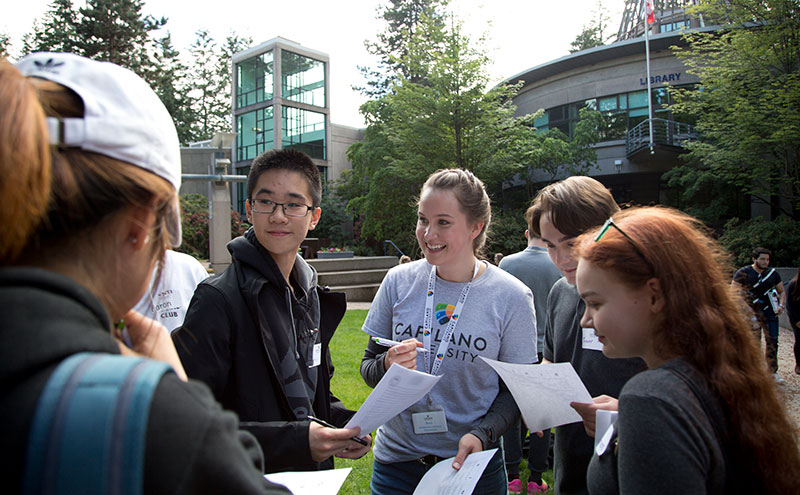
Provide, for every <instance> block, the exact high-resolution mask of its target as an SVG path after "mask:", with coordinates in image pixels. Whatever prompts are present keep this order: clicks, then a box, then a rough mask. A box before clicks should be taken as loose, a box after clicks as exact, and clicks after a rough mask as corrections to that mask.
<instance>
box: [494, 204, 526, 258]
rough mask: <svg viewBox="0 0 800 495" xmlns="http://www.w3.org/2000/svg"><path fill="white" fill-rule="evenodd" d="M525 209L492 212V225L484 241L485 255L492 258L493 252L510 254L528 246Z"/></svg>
mask: <svg viewBox="0 0 800 495" xmlns="http://www.w3.org/2000/svg"><path fill="white" fill-rule="evenodd" d="M527 228H528V226H527V224H526V223H525V210H507V211H504V212H501V211H499V210H495V211H493V212H492V225H491V227H490V228H489V238H488V240H487V242H486V248H485V249H484V251H485V252H486V256H488V257H489V258H490V259H493V257H494V253H503V254H504V255H506V254H512V253H516V252H518V251H522V250H523V249H525V248H526V247H527V246H528V241H527V240H526V239H525V230H526V229H527Z"/></svg>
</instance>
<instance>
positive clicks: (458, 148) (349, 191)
mask: <svg viewBox="0 0 800 495" xmlns="http://www.w3.org/2000/svg"><path fill="white" fill-rule="evenodd" d="M440 26H441V24H439V23H438V22H437V20H436V19H432V18H429V17H427V16H426V15H422V16H421V18H420V22H419V24H418V26H417V30H416V34H415V35H414V36H412V37H410V38H409V39H408V40H407V45H406V47H405V53H406V58H405V59H403V60H401V61H400V62H401V63H400V64H399V65H398V67H399V66H402V67H405V68H410V69H412V71H413V73H416V74H426V76H425V78H424V79H423V80H421V81H418V82H416V81H412V80H410V79H408V78H406V77H405V76H404V75H403V74H397V79H396V81H395V82H394V83H393V84H392V86H391V88H390V91H389V92H388V93H386V94H385V95H384V96H382V97H380V98H377V99H374V100H371V101H368V102H367V103H365V104H364V105H363V106H362V107H361V111H362V113H363V115H364V116H365V118H366V121H367V124H368V125H367V128H366V130H365V133H364V139H363V140H362V141H361V142H358V143H355V144H353V145H352V146H351V147H350V148H349V149H348V158H349V159H350V161H351V162H352V164H353V169H352V170H351V171H347V172H345V174H343V179H342V181H341V184H340V186H339V192H340V194H342V196H343V197H345V198H347V199H348V204H347V208H348V210H349V211H350V212H351V213H353V214H354V215H356V216H358V218H359V222H360V227H361V230H360V232H361V235H362V238H361V239H360V242H362V243H367V244H369V243H372V245H373V246H375V247H376V248H377V247H379V246H380V244H381V242H382V241H383V240H387V239H389V240H392V241H394V242H395V243H396V244H397V245H398V246H400V248H401V249H402V250H403V251H406V252H413V251H414V246H415V244H416V241H415V239H414V233H413V232H414V229H413V226H414V223H415V221H416V215H415V206H414V198H415V197H416V196H417V195H418V194H419V190H420V188H421V186H422V184H423V182H424V181H425V179H426V178H427V177H428V175H430V174H431V173H432V172H434V171H436V170H438V169H441V168H452V167H459V168H464V169H468V170H472V171H473V172H474V173H475V174H476V175H478V177H480V178H481V179H482V180H483V181H484V183H485V184H486V185H487V189H488V191H489V193H490V196H492V197H494V199H495V200H497V199H499V198H500V197H501V195H502V194H503V191H504V187H507V186H508V185H509V183H510V181H511V180H512V179H514V177H515V176H516V177H517V178H520V177H521V178H522V179H523V180H526V181H528V182H530V184H533V181H532V179H530V177H532V174H533V171H534V170H535V169H547V170H548V171H550V172H551V174H552V175H553V176H555V174H557V173H559V172H560V171H563V170H564V169H565V168H566V169H567V170H570V171H572V170H574V171H576V172H577V173H580V172H583V171H585V170H588V167H589V166H591V164H593V163H594V161H595V160H596V157H595V155H594V151H593V150H592V149H591V144H592V143H594V142H597V140H598V138H597V136H598V129H599V120H598V119H600V118H601V117H600V114H599V113H598V112H594V113H593V114H590V113H589V112H584V113H583V114H582V117H584V119H583V120H582V121H581V123H580V124H579V125H578V126H577V128H576V132H575V137H574V138H573V139H570V138H568V137H567V136H564V135H563V134H561V133H560V131H557V130H553V131H548V132H546V133H540V132H539V131H538V130H537V129H535V128H534V127H533V118H534V117H535V116H526V117H520V118H514V116H513V113H514V110H515V108H514V106H513V105H512V104H511V99H512V97H513V96H514V94H516V92H517V91H518V86H516V85H514V86H508V85H499V86H496V87H494V88H491V89H487V86H488V75H487V71H486V67H487V65H488V62H489V60H488V57H487V56H486V55H485V54H484V51H483V50H482V40H480V41H479V42H478V43H472V41H471V40H470V39H469V38H468V37H467V36H465V35H464V33H463V31H462V28H461V25H460V23H458V22H457V21H456V20H455V19H453V18H451V19H450V23H449V26H445V27H444V28H441V27H440ZM592 136H594V138H593V140H592ZM532 188H533V186H532V185H531V186H530V188H529V196H532V194H533V191H532Z"/></svg>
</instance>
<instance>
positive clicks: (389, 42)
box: [355, 0, 448, 98]
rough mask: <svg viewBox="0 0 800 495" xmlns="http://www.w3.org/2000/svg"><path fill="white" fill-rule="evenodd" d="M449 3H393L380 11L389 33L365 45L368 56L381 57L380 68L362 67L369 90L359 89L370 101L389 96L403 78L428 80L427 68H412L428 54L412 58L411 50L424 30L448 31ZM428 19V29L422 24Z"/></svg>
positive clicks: (431, 0) (400, 0)
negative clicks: (413, 41) (446, 20)
mask: <svg viewBox="0 0 800 495" xmlns="http://www.w3.org/2000/svg"><path fill="white" fill-rule="evenodd" d="M447 3H448V0H389V3H388V4H386V5H384V6H382V7H381V8H380V9H379V18H382V19H383V20H384V21H386V29H385V30H384V31H383V32H382V33H378V35H377V41H365V42H364V45H365V46H366V48H367V52H369V53H370V54H372V55H375V56H376V57H378V67H377V68H370V67H359V70H360V71H361V73H362V75H363V76H364V78H365V79H366V80H367V85H366V87H357V88H355V89H357V90H358V91H361V92H362V93H364V94H365V95H367V96H370V97H373V98H374V97H380V96H383V95H385V94H386V93H387V92H388V91H389V90H390V88H391V86H392V84H393V83H394V82H395V81H397V78H398V76H400V75H402V76H403V77H404V78H405V79H407V80H409V81H412V82H416V83H419V82H422V81H423V80H424V78H425V76H426V74H425V73H422V72H420V69H421V68H422V66H423V65H424V64H415V66H414V67H408V66H406V65H405V64H406V63H407V62H408V61H419V62H423V60H420V57H423V58H424V56H425V53H424V52H423V53H418V54H417V56H416V57H410V56H409V52H408V48H409V46H408V45H409V42H410V40H411V39H412V38H413V37H414V36H415V35H417V34H418V33H417V31H418V29H420V28H421V27H422V28H424V29H428V30H431V29H433V30H439V31H441V30H443V29H444V27H445V14H444V8H445V7H446V6H447ZM423 16H425V17H426V18H427V19H428V21H427V23H426V24H427V26H422V23H421V22H420V21H421V19H422V17H423Z"/></svg>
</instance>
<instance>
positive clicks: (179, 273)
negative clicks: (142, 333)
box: [133, 249, 208, 332]
mask: <svg viewBox="0 0 800 495" xmlns="http://www.w3.org/2000/svg"><path fill="white" fill-rule="evenodd" d="M206 278H208V271H206V269H205V268H204V267H203V265H201V264H200V262H199V261H197V260H196V259H194V258H193V257H191V256H189V255H188V254H185V253H179V252H177V251H173V250H172V249H168V250H167V252H166V253H164V259H163V260H161V262H160V263H158V264H157V266H156V268H155V270H153V276H152V277H151V279H150V288H149V289H148V290H147V292H145V293H144V296H142V298H141V299H140V300H139V302H138V303H137V304H136V306H134V308H133V309H134V311H138V312H139V313H141V314H142V315H144V316H146V317H148V318H151V319H153V320H156V321H157V322H159V323H161V324H162V325H164V326H165V327H166V328H167V330H169V331H170V332H172V331H174V330H175V329H176V328H178V327H179V326H181V325H182V324H183V319H184V317H185V316H186V309H187V308H188V306H189V301H191V300H192V296H193V295H194V290H195V288H196V287H197V284H199V283H200V282H202V281H203V280H205V279H206Z"/></svg>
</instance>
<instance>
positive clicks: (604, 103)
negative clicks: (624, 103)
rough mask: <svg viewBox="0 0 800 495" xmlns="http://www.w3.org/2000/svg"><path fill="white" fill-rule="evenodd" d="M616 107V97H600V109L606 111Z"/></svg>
mask: <svg viewBox="0 0 800 495" xmlns="http://www.w3.org/2000/svg"><path fill="white" fill-rule="evenodd" d="M616 109H617V97H616V96H609V97H607V98H600V111H601V112H608V111H611V110H616Z"/></svg>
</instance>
